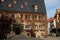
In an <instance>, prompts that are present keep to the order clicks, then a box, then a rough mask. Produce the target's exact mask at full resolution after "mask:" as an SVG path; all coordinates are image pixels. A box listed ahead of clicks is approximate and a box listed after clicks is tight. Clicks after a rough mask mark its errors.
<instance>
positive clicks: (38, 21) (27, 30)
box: [0, 0, 47, 38]
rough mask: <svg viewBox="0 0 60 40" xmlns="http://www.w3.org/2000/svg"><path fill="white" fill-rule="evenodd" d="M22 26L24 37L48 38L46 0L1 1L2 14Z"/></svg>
mask: <svg viewBox="0 0 60 40" xmlns="http://www.w3.org/2000/svg"><path fill="white" fill-rule="evenodd" d="M3 13H4V14H6V15H8V17H9V18H12V19H14V20H16V22H15V24H17V25H18V24H22V25H23V31H22V33H21V34H22V35H26V36H34V37H36V38H39V37H46V36H47V15H46V8H45V4H44V0H9V1H8V0H0V17H1V15H2V14H3Z"/></svg>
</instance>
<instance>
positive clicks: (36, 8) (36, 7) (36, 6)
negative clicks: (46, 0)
mask: <svg viewBox="0 0 60 40" xmlns="http://www.w3.org/2000/svg"><path fill="white" fill-rule="evenodd" d="M34 9H35V12H37V10H38V5H37V4H35V5H34Z"/></svg>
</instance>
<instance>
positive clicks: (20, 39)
mask: <svg viewBox="0 0 60 40" xmlns="http://www.w3.org/2000/svg"><path fill="white" fill-rule="evenodd" d="M7 40H60V37H55V36H48V37H47V38H34V37H26V36H20V35H15V36H14V37H12V38H10V39H7Z"/></svg>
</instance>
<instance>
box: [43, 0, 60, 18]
mask: <svg viewBox="0 0 60 40" xmlns="http://www.w3.org/2000/svg"><path fill="white" fill-rule="evenodd" d="M44 1H45V6H46V11H47V18H51V17H54V15H55V14H56V9H58V8H59V9H60V0H44Z"/></svg>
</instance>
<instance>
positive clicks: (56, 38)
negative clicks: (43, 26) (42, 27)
mask: <svg viewBox="0 0 60 40" xmlns="http://www.w3.org/2000/svg"><path fill="white" fill-rule="evenodd" d="M42 39H43V40H60V37H56V36H48V37H47V38H42Z"/></svg>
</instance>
